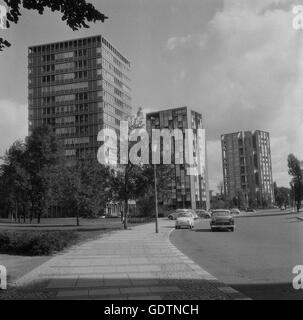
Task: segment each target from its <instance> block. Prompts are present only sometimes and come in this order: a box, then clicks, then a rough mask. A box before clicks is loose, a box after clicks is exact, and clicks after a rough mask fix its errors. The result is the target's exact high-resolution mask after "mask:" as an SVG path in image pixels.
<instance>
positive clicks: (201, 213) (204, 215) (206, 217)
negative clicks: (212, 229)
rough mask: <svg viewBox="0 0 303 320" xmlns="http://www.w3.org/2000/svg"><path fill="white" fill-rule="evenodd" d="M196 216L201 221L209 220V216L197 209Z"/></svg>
mask: <svg viewBox="0 0 303 320" xmlns="http://www.w3.org/2000/svg"><path fill="white" fill-rule="evenodd" d="M196 214H197V215H198V217H199V218H202V219H210V218H211V214H210V213H209V212H207V211H206V210H203V209H197V210H196Z"/></svg>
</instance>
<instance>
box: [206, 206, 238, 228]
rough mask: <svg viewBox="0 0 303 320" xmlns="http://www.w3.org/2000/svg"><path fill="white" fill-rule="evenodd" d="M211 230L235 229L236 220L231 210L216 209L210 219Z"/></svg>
mask: <svg viewBox="0 0 303 320" xmlns="http://www.w3.org/2000/svg"><path fill="white" fill-rule="evenodd" d="M210 229H211V231H215V230H230V231H235V221H234V218H233V217H232V215H231V212H230V210H223V209H222V210H214V211H213V213H212V216H211V220H210Z"/></svg>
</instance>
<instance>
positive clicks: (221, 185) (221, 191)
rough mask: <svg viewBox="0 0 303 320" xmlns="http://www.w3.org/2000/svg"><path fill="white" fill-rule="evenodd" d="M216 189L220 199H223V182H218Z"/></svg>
mask: <svg viewBox="0 0 303 320" xmlns="http://www.w3.org/2000/svg"><path fill="white" fill-rule="evenodd" d="M217 188H218V190H219V193H220V196H221V199H223V198H224V183H223V181H220V182H219V183H218V185H217Z"/></svg>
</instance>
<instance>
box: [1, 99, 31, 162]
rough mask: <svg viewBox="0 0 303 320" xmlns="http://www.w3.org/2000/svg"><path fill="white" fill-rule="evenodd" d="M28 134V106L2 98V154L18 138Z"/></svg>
mask: <svg viewBox="0 0 303 320" xmlns="http://www.w3.org/2000/svg"><path fill="white" fill-rule="evenodd" d="M26 135H27V106H26V105H21V104H17V103H15V102H12V101H8V100H0V137H1V139H0V156H2V155H4V153H5V151H6V150H7V149H8V148H9V147H10V146H11V145H12V143H13V142H15V141H16V140H20V139H24V138H25V136H26Z"/></svg>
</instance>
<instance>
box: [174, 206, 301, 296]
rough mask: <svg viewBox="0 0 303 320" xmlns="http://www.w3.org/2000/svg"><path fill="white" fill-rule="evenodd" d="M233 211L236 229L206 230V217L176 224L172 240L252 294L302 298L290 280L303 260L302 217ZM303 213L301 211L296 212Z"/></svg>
mask: <svg viewBox="0 0 303 320" xmlns="http://www.w3.org/2000/svg"><path fill="white" fill-rule="evenodd" d="M256 215H257V216H256V217H250V216H243V217H237V218H236V219H235V221H236V230H235V232H225V231H220V232H210V229H209V221H208V220H204V221H202V222H198V223H196V224H195V228H194V229H193V230H186V229H183V230H175V231H173V232H172V234H171V238H170V239H171V241H172V243H173V244H174V245H175V246H177V247H178V248H179V249H180V250H181V251H182V252H183V253H185V254H186V255H187V256H189V257H190V258H191V259H192V260H194V261H195V262H196V263H198V264H199V265H200V266H201V267H202V268H204V269H205V270H207V271H208V272H210V273H211V274H212V275H214V276H215V277H217V278H218V279H219V280H221V281H223V282H225V283H226V284H228V285H230V286H231V287H233V288H235V289H236V290H238V291H240V292H242V293H243V294H245V295H246V296H248V297H250V298H252V299H303V289H301V290H295V289H293V286H292V280H293V278H294V276H295V275H294V274H292V270H293V268H294V266H295V265H303V221H302V220H299V219H297V215H296V214H285V213H284V214H283V213H281V212H280V211H267V212H258V213H257V214H256ZM301 216H302V214H301Z"/></svg>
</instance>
